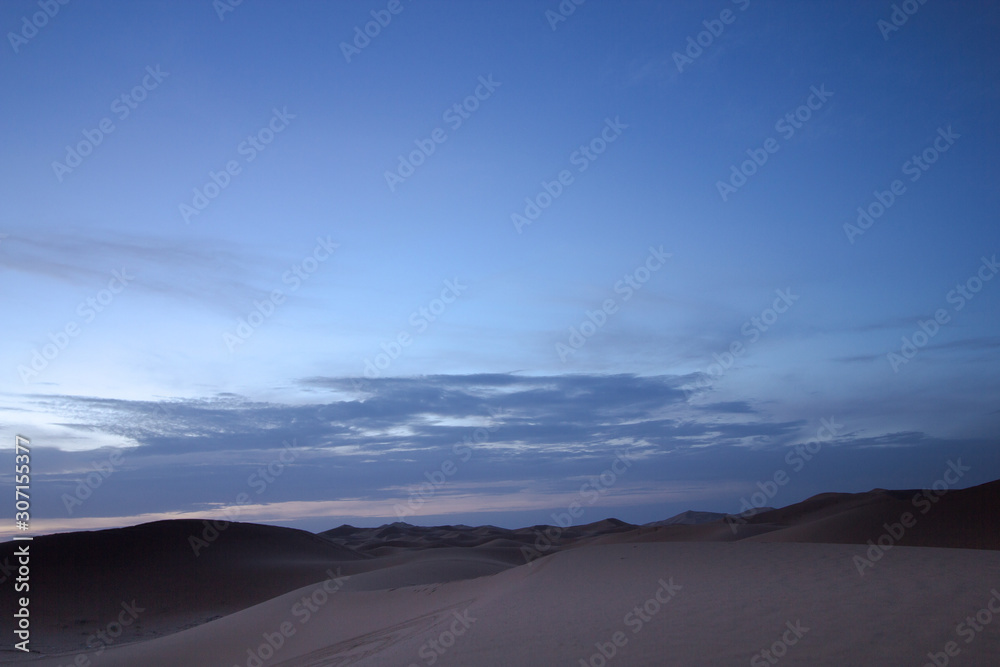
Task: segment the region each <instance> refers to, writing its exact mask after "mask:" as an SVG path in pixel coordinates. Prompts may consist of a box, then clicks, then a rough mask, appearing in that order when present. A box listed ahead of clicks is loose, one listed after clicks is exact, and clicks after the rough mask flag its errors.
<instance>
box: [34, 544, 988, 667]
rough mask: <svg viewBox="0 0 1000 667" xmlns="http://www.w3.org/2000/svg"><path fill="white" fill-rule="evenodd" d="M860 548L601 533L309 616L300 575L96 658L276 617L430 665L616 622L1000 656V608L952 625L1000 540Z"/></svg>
mask: <svg viewBox="0 0 1000 667" xmlns="http://www.w3.org/2000/svg"><path fill="white" fill-rule="evenodd" d="M863 552H864V548H862V547H858V546H855V545H825V544H787V543H774V544H759V543H751V542H737V543H655V544H622V545H604V546H593V547H589V548H585V549H573V550H570V551H566V552H563V553H559V554H556V555H554V556H551V557H549V558H545V559H542V560H539V561H536V562H534V563H533V564H532V565H525V566H520V567H517V568H513V569H508V570H506V571H503V572H500V573H499V574H495V575H492V576H488V577H483V578H479V579H472V580H466V581H457V582H452V583H446V584H435V585H424V586H415V587H404V588H395V589H392V590H369V591H351V590H344V589H342V590H334V592H332V593H330V594H329V595H328V596H321V597H314V600H315V601H316V602H317V603H319V602H320V601H322V603H321V604H317V605H316V611H315V612H312V613H310V614H308V616H306V615H305V613H304V612H303V610H304V607H300V608H299V612H300V613H298V614H296V611H295V604H296V603H297V602H300V601H301V600H302V598H303V597H306V596H309V595H313V594H314V591H317V590H318V589H317V587H306V588H303V589H299V590H298V591H295V592H293V593H288V594H286V595H283V596H280V597H278V598H275V599H273V600H269V601H268V602H265V603H262V604H260V605H257V606H255V607H252V608H250V609H247V610H245V611H242V612H238V613H235V614H232V615H230V616H227V617H225V618H222V619H219V620H216V621H213V622H211V623H208V624H205V625H202V626H200V627H197V628H193V629H190V630H187V631H184V632H181V633H178V634H175V635H172V636H170V637H164V638H160V639H155V640H151V641H148V642H142V643H138V644H133V645H130V646H123V647H120V648H112V649H109V650H108V651H107V652H105V653H104V654H103V655H102V656H100V657H99V658H97V659H96V660H94V661H93V664H94V665H148V666H150V667H154V666H157V665H164V666H167V665H170V666H174V665H220V666H225V667H230V666H233V665H247V664H248V660H249V664H250V665H254V664H256V663H255V662H253V661H252V660H251V659H250V655H249V654H248V653H247V651H248V649H250V648H251V647H253V648H257V647H260V646H261V645H263V642H264V641H265V639H264V637H265V635H267V634H270V635H271V636H272V637H276V636H277V635H275V634H274V633H276V632H281V625H282V623H286V624H287V625H286V630H291V631H289V632H287V633H286V634H289V635H290V636H289V637H288V638H287V639H284V640H283V641H282V642H281V643H282V645H281V646H280V648H279V649H278V650H277V651H276V652H274V656H273V658H272V659H271V660H270V661H268V663H267V664H268V665H282V666H284V667H319V666H321V665H346V664H359V665H404V666H406V665H410V664H417V665H429V664H432V662H431V657H432V656H433V657H435V660H434V661H433V664H437V665H551V664H579V659H580V658H583V659H587V660H589V659H590V656H591V655H592V654H593V653H595V652H596V651H598V650H599V647H597V646H595V642H596V643H598V644H603V646H604V648H605V650H606V651H607V652H610V651H611V646H613V639H614V637H615V633H616V632H621V633H622V634H621V635H619V637H618V638H619V643H620V644H623V645H622V646H621V647H616V648H615V652H616V656H615V661H616V662H617V663H618V664H631V665H737V664H739V665H746V664H750V661H751V659H752V657H753V655H754V654H755V653H757V652H759V651H761V650H762V649H765V648H767V647H770V646H772V644H774V643H775V642H776V641H777V642H780V641H783V638H784V639H788V640H789V641H791V640H793V639H794V640H795V643H794V644H793V645H787V646H785V649H786V651H787V655H785V657H784V658H783V660H782V664H788V665H876V664H877V665H902V664H913V665H921V664H923V662H921V661H922V660H923V659H924V658H925V657H926V653H927V652H928V651H940V650H943V648H944V646H945V645H946V643H947V642H948V641H956V642H961V644H960V655H961V659H962V661H961V664H962V665H987V664H993V663H991V662H990V660H992V659H994V658H995V656H996V655H1000V615H998V617H997V619H996V622H995V623H991V624H990V625H987V626H985V628H984V630H983V631H982V632H979V633H975V634H974V635H973V636H972V641H971V643H965V642H964V637H963V636H961V635H959V634H958V633H957V632H956V626H958V625H959V624H960V623H962V622H963V619H964V618H965V617H966V616H967V615H969V614H975V613H976V612H977V611H979V610H980V609H982V608H985V607H986V606H987V603H988V602H989V600H990V598H991V595H992V593H991V589H995V588H997V587H998V586H1000V554H997V553H995V552H992V551H975V550H955V549H934V548H906V547H900V548H897V549H895V550H893V551H892V552H891V553H890V555H889V556H887V557H886V558H885V559H884V560H883V561H882V562H880V563H879V564H878V565H877V567H876V568H874V569H872V570H869V571H867V572H866V574H865V575H864V576H860V575H859V574H858V572H857V570H856V568H855V566H854V563H853V557H854V556H855V555H857V554H860V553H863ZM347 581H350V580H349V579H348V580H347ZM664 584H667V586H671V585H672V586H673V590H668V588H667V587H665V586H664ZM329 587H330V588H331V589H336V587H337V583H336V582H331V584H330V586H329ZM657 594H659V597H660V600H661V601H666V602H665V603H662V602H655V600H656V599H657V597H656V596H657ZM997 595H998V596H1000V593H998V594H997ZM637 605H639V606H644V607H645V609H644V610H642V611H641V613H642V614H645V616H644V617H643V616H642V615H640V614H637V613H636V612H635V611H634V610H635V608H636V606H637ZM995 608H997V609H998V610H1000V597H998V599H997V602H996V603H995ZM789 622H790V623H791V625H792V627H796V624H798V634H799V635H801V636H796V633H794V632H792V631H791V630H789V628H788V626H787V625H786V623H789ZM786 631H787V632H786ZM431 640H434V641H436V644H434V645H432V644H430V643H429V642H430V641H431ZM609 642H612V643H609ZM274 643H278V641H277V640H275V642H274ZM445 645H448V646H449V648H445ZM436 647H437V650H436ZM780 650H781V648H780V647H779V651H780ZM264 654H265V655H270V653H269V652H268V651H267V650H265V651H264ZM35 664H38V665H46V666H48V665H58V664H66V663H65V662H61V661H59V660H54V659H48V660H43V661H40V662H38V663H35ZM594 664H601V663H600V661H598V660H596V659H595V661H594ZM761 664H766V663H761Z"/></svg>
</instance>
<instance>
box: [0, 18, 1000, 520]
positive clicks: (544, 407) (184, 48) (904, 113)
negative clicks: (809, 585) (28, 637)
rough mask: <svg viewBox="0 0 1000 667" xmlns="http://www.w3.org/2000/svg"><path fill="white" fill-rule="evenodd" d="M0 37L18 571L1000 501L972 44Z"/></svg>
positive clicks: (715, 29)
mask: <svg viewBox="0 0 1000 667" xmlns="http://www.w3.org/2000/svg"><path fill="white" fill-rule="evenodd" d="M0 29H2V32H3V33H4V34H5V35H6V37H5V40H4V41H5V42H6V44H4V45H2V46H0V89H2V90H3V91H4V93H3V102H2V105H0V115H2V119H3V123H2V125H0V127H2V131H3V137H2V145H3V150H2V152H0V183H2V184H3V188H4V198H3V200H4V206H3V207H2V209H0V294H2V298H3V300H4V304H5V314H6V317H7V326H6V327H5V331H4V338H3V340H4V344H3V345H2V346H0V429H2V431H3V435H2V436H0V437H3V438H4V439H6V440H7V442H8V443H9V446H5V447H4V448H3V450H4V451H6V452H7V454H4V455H3V457H4V458H7V460H8V462H7V463H4V464H3V465H2V466H0V481H2V482H3V483H4V485H5V486H6V485H13V483H14V475H13V474H12V473H13V466H14V440H15V436H16V435H20V436H23V437H25V438H28V439H29V440H30V443H31V444H30V448H31V502H32V505H31V522H32V529H33V530H36V531H40V532H57V531H65V530H81V529H94V528H107V527H116V526H125V525H133V524H136V523H141V522H145V521H152V520H157V519H163V518H206V519H207V518H220V517H225V518H228V519H233V520H240V521H254V522H261V523H271V524H276V525H283V526H292V527H298V528H303V529H306V530H314V531H320V530H325V529H328V528H333V527H335V526H338V525H340V524H343V523H351V524H353V525H379V524H382V523H387V522H391V521H396V520H402V521H407V522H410V523H416V524H423V525H431V524H444V523H449V524H458V523H462V524H469V525H479V524H493V525H499V526H505V527H517V526H523V525H531V524H536V523H549V524H551V523H556V522H557V520H558V517H560V516H562V513H564V512H566V510H567V508H568V507H570V506H572V505H573V504H574V503H577V506H578V507H581V508H582V510H581V511H580V512H579V513H578V514H579V515H575V516H573V517H572V521H573V522H574V523H578V524H582V523H589V522H591V521H597V520H600V519H603V518H607V517H610V516H614V517H617V518H619V519H622V520H625V521H629V522H632V523H643V522H649V521H655V520H658V519H663V518H666V517H669V516H671V515H673V514H676V513H678V512H682V511H684V510H687V509H697V510H707V511H738V510H739V509H745V508H746V507H748V506H760V505H764V504H766V505H768V506H784V505H788V504H792V503H794V502H798V501H801V500H803V499H805V498H807V497H809V496H811V495H814V494H816V493H821V492H826V491H843V492H858V491H867V490H869V489H872V488H927V487H930V486H931V485H932V484H934V483H935V482H936V481H938V480H940V479H942V476H943V474H944V473H945V471H947V470H948V469H949V465H950V464H952V463H956V462H958V461H960V462H961V463H960V464H957V465H961V466H962V467H963V470H964V468H968V470H967V471H965V472H963V475H962V476H961V479H960V481H959V482H958V484H957V486H959V487H968V486H973V485H975V484H979V483H983V482H986V481H990V480H994V479H997V478H998V477H1000V455H998V453H997V452H998V449H997V438H996V433H997V430H998V426H1000V409H998V405H1000V400H998V399H1000V380H998V379H997V374H996V370H997V362H998V355H1000V336H998V335H997V326H996V325H997V322H998V319H997V310H998V305H1000V296H998V293H1000V279H998V280H995V281H994V280H993V278H994V277H995V275H996V274H997V272H1000V267H998V265H997V264H996V256H997V253H998V251H1000V233H998V231H997V225H996V220H997V213H998V210H1000V167H998V165H997V161H996V156H997V155H998V149H1000V136H998V127H1000V124H998V122H997V120H998V119H997V111H996V109H997V101H998V97H1000V84H998V82H1000V77H998V69H1000V57H998V56H1000V45H998V44H997V42H996V40H995V35H996V34H997V32H998V30H1000V8H998V7H997V6H996V5H995V4H994V3H989V2H965V3H945V2H940V1H936V0H930V1H929V2H926V3H923V4H920V3H917V2H915V1H912V0H911V1H910V2H903V3H898V4H893V3H890V2H863V1H861V0H849V1H841V0H838V1H836V2H833V1H830V2H796V3H791V2H776V1H774V2H766V1H763V0H713V1H708V2H683V3H680V2H629V3H621V2H598V1H597V0H590V2H581V3H580V4H577V3H576V1H575V0H563V1H562V2H561V3H560V2H557V1H556V0H511V1H507V2H502V3H500V2H494V3H487V2H444V1H440V0H438V1H435V0H392V1H388V0H376V1H374V2H368V1H357V2H336V3H334V2H281V3H278V2H264V1H260V0H247V1H246V2H242V3H235V2H233V1H232V0H216V1H215V2H212V1H211V0H197V1H194V0H188V1H184V2H166V1H163V2H153V1H139V2H131V3H118V2H110V1H103V2H102V1H85V0H78V1H75V2H69V3H67V4H61V3H60V2H58V1H57V0H51V1H49V2H46V0H42V1H41V2H38V1H37V0H36V1H34V2H31V1H27V0H9V1H7V2H4V3H3V4H2V5H0ZM776 478H778V479H780V480H781V481H782V483H781V484H779V483H777V482H776V481H775V479H776ZM14 512H15V508H14V506H13V504H12V503H4V504H3V506H2V507H0V515H2V517H3V519H4V525H2V526H0V539H9V538H10V537H11V536H12V535H13V534H15V533H16V532H17V531H16V530H15V528H14V527H13V519H14Z"/></svg>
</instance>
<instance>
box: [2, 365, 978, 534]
mask: <svg viewBox="0 0 1000 667" xmlns="http://www.w3.org/2000/svg"><path fill="white" fill-rule="evenodd" d="M686 381H687V378H686V377H685V376H675V375H659V376H638V375H630V374H619V375H561V376H529V375H522V374H516V373H493V374H473V375H428V376H420V377H404V378H378V379H373V380H364V381H363V382H361V383H359V382H358V380H357V379H353V378H343V377H323V376H314V377H308V378H304V379H301V380H299V385H300V386H302V387H308V388H310V389H312V390H313V391H314V392H329V395H330V397H331V399H332V400H329V401H320V402H314V403H309V404H283V403H275V402H264V401H253V400H250V399H248V398H245V397H241V396H238V395H234V394H231V393H226V394H218V395H215V396H211V397H205V398H200V399H184V400H172V401H163V402H155V401H129V400H120V399H105V398H99V397H80V396H35V397H32V399H31V400H32V401H33V402H34V406H35V407H36V408H37V409H39V410H44V411H47V412H49V413H53V414H57V415H60V417H61V421H60V424H61V425H62V426H63V427H64V428H66V429H70V431H71V432H72V431H76V432H80V433H87V434H88V435H89V436H91V437H92V438H97V439H98V440H100V438H101V437H102V435H101V434H104V437H108V438H110V436H112V435H113V436H115V438H116V439H124V440H125V441H127V442H130V443H132V445H133V446H131V447H128V448H125V449H123V450H121V453H122V456H123V459H124V461H123V463H122V464H121V465H120V466H119V467H118V469H116V471H115V472H114V474H113V475H111V476H110V477H109V478H108V479H107V480H106V481H104V482H102V483H101V485H100V488H98V489H95V490H94V492H93V494H88V495H90V496H91V497H90V498H89V499H88V500H87V501H86V505H85V506H84V507H83V508H81V509H80V510H79V511H76V512H74V513H73V514H72V516H70V515H69V513H68V512H67V509H66V508H65V507H64V505H65V502H64V498H65V497H66V494H70V495H72V494H74V493H76V489H78V488H79V485H80V484H81V483H82V482H81V480H84V479H86V478H87V476H88V475H90V478H91V479H95V478H94V477H93V475H92V474H91V473H92V472H93V470H95V466H99V465H100V462H101V461H103V460H107V458H108V456H109V452H111V451H112V450H111V449H107V448H105V449H99V450H93V449H92V450H85V451H64V450H60V449H58V448H56V447H52V446H48V445H49V444H50V443H42V442H39V443H38V446H36V447H35V449H34V450H33V453H34V458H33V464H34V465H33V468H36V467H37V472H36V474H35V477H34V480H35V483H36V485H37V486H38V488H39V497H40V499H41V500H40V501H39V507H38V512H39V516H48V517H66V519H67V520H70V519H73V520H75V519H76V518H79V517H83V516H86V517H96V518H101V517H123V516H125V515H124V514H123V511H122V510H123V508H125V507H127V508H128V512H129V514H128V516H131V517H141V516H150V517H151V516H161V515H167V514H170V515H172V516H173V515H176V516H180V515H183V516H191V517H198V516H203V515H206V516H207V515H211V514H213V513H218V512H219V511H221V508H225V507H227V506H231V505H233V504H234V503H235V502H236V501H235V499H236V498H237V497H239V496H240V494H241V493H246V494H248V495H249V496H250V498H251V499H252V503H251V504H252V505H253V506H254V512H253V513H252V516H251V514H247V520H261V521H265V520H266V521H278V522H284V523H286V524H287V523H288V522H290V521H293V520H295V519H296V517H299V518H303V517H307V516H308V517H320V516H327V517H331V518H330V519H329V523H330V524H331V525H335V524H336V523H337V522H338V521H341V520H344V519H345V517H348V516H349V517H355V518H357V517H382V518H391V517H392V512H393V508H394V507H395V506H397V505H399V504H402V503H406V502H407V501H408V499H412V498H413V497H414V494H425V495H426V494H427V493H428V489H430V492H429V495H428V496H427V497H426V498H425V501H426V502H421V503H418V507H417V508H416V510H414V512H413V514H414V516H430V515H432V514H433V515H436V516H441V515H446V514H448V515H450V514H455V513H462V512H464V513H466V514H469V513H489V512H508V513H509V512H521V513H523V512H530V511H533V510H537V511H542V510H545V509H549V510H551V509H552V508H558V507H560V506H563V507H564V506H565V503H566V499H567V498H569V497H571V496H574V495H579V493H580V489H581V486H582V485H584V484H587V483H588V480H590V481H591V482H592V481H593V480H597V479H600V476H601V475H602V473H604V472H606V471H607V470H609V468H610V467H611V466H612V464H613V462H614V460H615V459H616V457H618V456H621V455H622V454H623V453H624V454H626V455H627V456H628V457H630V458H631V460H633V461H635V462H637V463H638V464H637V465H632V466H631V467H630V468H629V470H628V472H627V473H626V474H624V475H622V476H619V477H618V478H617V480H616V481H615V483H614V485H613V488H609V489H607V490H606V492H604V493H601V494H600V497H599V498H595V503H596V504H595V506H594V512H593V514H594V517H595V519H596V518H602V517H604V516H606V515H608V513H609V512H611V511H612V508H616V507H622V508H625V507H628V508H633V509H634V508H636V507H638V506H640V505H641V506H645V507H647V508H648V509H646V510H643V511H645V512H647V513H648V514H649V515H650V516H649V517H648V520H654V519H656V518H663V516H668V515H669V513H676V511H683V510H684V509H692V508H698V507H696V506H695V503H699V504H700V505H699V507H702V508H705V509H711V510H713V511H719V510H726V511H729V510H732V509H735V507H736V506H737V502H736V501H737V500H738V497H739V493H743V492H744V489H745V490H746V491H745V492H751V491H752V490H753V488H754V487H753V484H754V482H755V481H759V480H764V479H770V478H772V476H773V475H774V472H775V470H776V469H778V468H781V467H783V466H785V463H784V457H785V455H786V454H787V452H788V451H789V448H790V447H792V446H794V445H796V444H801V443H804V442H807V441H810V440H813V439H814V438H815V434H816V432H817V429H818V427H819V417H820V416H823V415H816V420H815V423H814V422H810V421H809V420H775V419H772V418H769V416H768V415H767V414H766V413H765V412H764V411H762V410H760V409H756V408H754V407H753V406H751V405H750V404H748V403H747V402H744V401H725V402H715V403H708V404H705V405H692V404H690V403H688V401H687V400H686V399H685V397H684V391H683V389H681V387H682V386H683V384H684V383H685V382H686ZM970 442H971V441H970ZM970 442H957V441H948V440H935V439H932V438H929V437H927V436H926V435H925V434H923V433H920V432H917V431H898V432H890V433H865V432H860V431H852V430H851V429H850V428H849V425H848V429H847V430H846V431H845V432H843V433H842V434H841V435H840V436H838V437H837V438H834V439H833V440H830V441H828V442H826V443H825V444H824V448H823V452H822V454H820V455H818V456H821V457H822V464H810V465H811V466H812V467H811V468H810V470H809V474H808V475H805V474H803V475H802V476H800V479H801V480H802V481H803V483H804V482H805V481H808V483H809V484H812V485H820V484H821V482H822V483H825V484H828V485H830V486H836V485H841V486H842V485H843V480H844V479H852V480H855V482H856V483H858V484H867V486H868V488H871V487H874V486H883V487H891V486H892V483H891V480H892V479H895V478H905V477H906V475H907V474H912V473H913V471H921V475H922V476H926V474H929V473H926V470H931V471H934V470H936V468H937V467H940V465H942V462H943V461H944V460H945V458H942V456H944V457H947V456H952V455H966V456H969V455H970V454H969V453H970V452H971V453H972V454H974V455H977V456H979V457H980V459H981V460H982V461H983V463H982V464H981V465H982V469H983V470H984V471H988V470H989V469H990V468H991V466H994V463H991V462H990V461H989V460H988V456H985V455H984V454H983V452H984V451H986V450H984V449H983V447H982V446H980V444H975V443H971V444H970ZM54 444H58V443H57V442H56V443H54ZM285 450H288V451H291V452H293V453H294V457H293V458H294V460H293V461H290V462H288V461H286V462H284V463H280V465H279V463H278V462H279V461H280V460H281V459H280V454H281V452H282V451H285ZM963 452H964V454H963ZM977 453H978V454H977ZM993 458H996V455H993ZM268 471H270V472H268ZM443 471H450V472H448V473H447V474H446V473H445V472H443ZM984 474H985V473H984ZM268 475H271V476H272V477H273V479H272V480H271V482H269V483H267V484H261V483H260V480H262V479H266V478H267V476H268ZM605 477H607V476H605ZM915 478H916V479H918V480H919V479H921V478H922V477H921V476H919V475H918V476H915ZM4 479H5V476H4V475H2V474H0V482H3V481H4ZM435 480H437V481H435ZM868 480H870V482H869V481H868ZM931 481H933V480H931ZM439 482H440V483H439ZM909 485H911V486H912V485H914V484H913V483H912V481H911V482H910V483H909ZM917 485H919V483H918V484H917ZM825 490H829V488H822V486H821V485H820V486H819V487H818V488H817V490H816V492H820V491H825ZM861 490H864V489H861ZM738 492H739V493H738ZM421 497H423V496H421ZM788 502H793V501H792V500H789V501H788ZM602 508H603V509H602ZM664 508H669V513H668V509H664ZM675 510H676V511H675ZM623 511H624V510H623ZM630 511H631V510H630ZM303 512H304V513H305V514H303ZM519 516H520V515H519ZM332 517H337V518H336V519H335V518H332ZM121 520H122V521H125V519H124V518H122V519H121ZM316 521H317V522H319V519H316ZM60 525H63V524H60ZM80 525H83V524H80ZM95 525H97V524H95ZM100 525H105V524H100Z"/></svg>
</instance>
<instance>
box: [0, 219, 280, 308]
mask: <svg viewBox="0 0 1000 667" xmlns="http://www.w3.org/2000/svg"><path fill="white" fill-rule="evenodd" d="M266 265H267V261H266V260H265V258H262V257H256V256H253V255H251V254H250V253H249V252H248V251H247V250H246V249H245V248H241V247H239V246H237V245H235V244H234V243H232V242H227V243H226V244H225V246H223V245H222V244H221V242H213V241H211V240H208V239H193V238H188V237H186V238H167V237H163V236H155V235H150V234H132V233H125V232H120V231H95V230H93V229H82V228H74V227H60V228H59V229H58V230H50V231H44V230H42V231H39V230H33V231H32V232H27V233H14V234H9V235H8V236H7V237H6V238H5V239H4V243H3V248H2V252H0V268H2V269H5V270H8V271H13V272H17V273H20V274H23V275H26V276H31V277H40V278H46V279H49V280H53V281H56V282H61V283H65V284H70V285H74V286H76V285H80V284H88V285H93V286H95V287H99V286H103V285H104V284H106V283H107V282H108V280H109V279H110V276H111V275H112V271H116V270H117V271H124V272H125V273H126V274H128V275H134V276H135V277H136V280H135V282H134V283H131V284H130V287H132V286H134V287H137V288H138V289H140V290H144V291H147V292H151V293H156V294H159V295H163V296H169V297H172V298H177V299H182V300H184V301H185V302H192V301H193V302H199V303H206V302H207V303H209V304H213V305H222V306H225V307H226V308H229V307H230V305H231V304H232V303H234V302H235V303H242V302H245V301H247V300H248V299H252V298H260V297H262V296H263V295H265V294H266V293H267V291H268V290H266V289H263V288H257V287H255V286H254V285H253V283H254V281H255V276H256V275H257V274H259V273H260V272H261V269H262V267H264V266H266Z"/></svg>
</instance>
